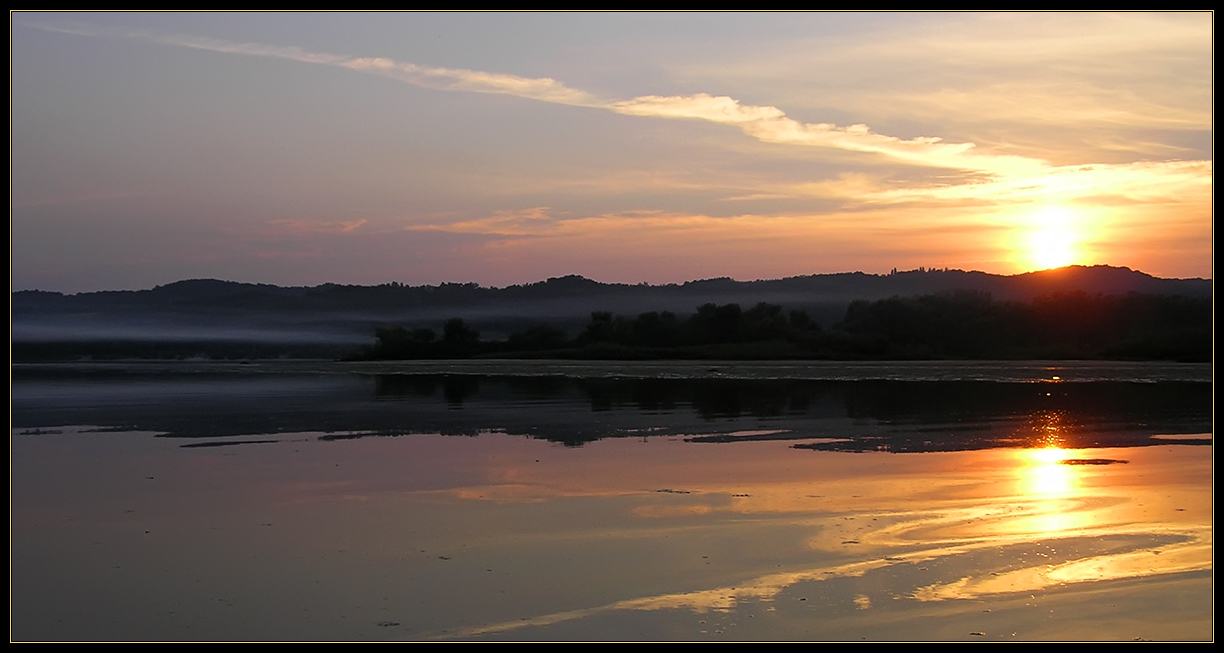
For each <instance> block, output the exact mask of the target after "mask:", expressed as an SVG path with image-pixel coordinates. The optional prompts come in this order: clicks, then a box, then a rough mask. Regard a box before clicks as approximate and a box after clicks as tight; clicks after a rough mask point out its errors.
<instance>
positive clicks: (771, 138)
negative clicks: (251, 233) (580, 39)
mask: <svg viewBox="0 0 1224 653" xmlns="http://www.w3.org/2000/svg"><path fill="white" fill-rule="evenodd" d="M36 27H40V28H42V29H47V30H51V31H56V32H60V33H66V34H77V35H83V36H97V37H111V38H127V39H136V40H142V41H148V42H153V43H159V44H163V45H174V46H180V47H188V48H195V49H199V50H209V51H213V52H220V53H225V54H241V55H248V56H260V57H274V58H278V59H288V60H291V61H298V62H301V63H310V64H319V65H327V66H336V67H341V68H347V69H349V70H353V71H357V72H362V73H366V74H372V75H379V76H383V77H388V78H391V79H396V80H399V81H402V82H406V83H409V84H412V85H414V86H420V87H424V88H432V89H439V90H447V91H466V92H473V93H496V94H503V95H512V96H515V97H521V98H525V99H530V100H537V101H540V102H549V103H554V104H564V105H569V106H578V107H589V108H599V109H605V110H609V111H614V112H616V113H619V114H623V115H631V116H642V117H654V118H673V119H690V120H703V121H707V122H713V123H718V124H725V125H731V126H736V127H739V128H740V129H741V130H742V131H743V133H744V134H746V135H748V136H751V137H753V138H755V139H757V140H759V141H762V142H766V143H775V144H781V145H799V146H808V147H825V148H833V149H839V150H845V151H851V152H863V153H872V154H878V155H883V156H885V157H888V158H890V159H893V160H895V161H898V162H901V163H905V164H909V165H918V166H928V167H936V168H950V169H956V170H967V171H977V172H985V173H996V174H1006V173H1025V172H1034V171H1037V170H1039V169H1041V168H1043V167H1045V166H1046V165H1047V164H1046V163H1045V162H1044V161H1041V160H1039V159H1032V158H1025V157H1019V156H1011V155H993V154H985V153H980V152H977V151H975V147H976V146H975V145H974V144H973V143H945V142H943V139H942V138H940V137H937V136H924V137H918V138H912V139H902V138H898V137H895V136H888V135H885V134H879V133H876V132H873V131H872V130H871V128H870V127H868V126H867V125H861V124H859V125H850V126H847V127H840V126H837V125H834V124H830V123H805V122H800V121H797V120H794V119H793V118H790V117H788V116H787V115H786V113H785V112H784V111H782V110H781V109H779V108H777V107H773V106H756V105H745V104H741V103H740V102H739V101H738V100H736V99H734V98H731V97H727V96H711V95H707V94H704V93H699V94H696V95H687V96H660V95H645V96H640V97H635V98H632V99H629V100H615V99H608V98H600V97H597V96H595V95H594V94H591V93H588V92H586V91H582V90H579V89H574V88H571V87H569V86H566V85H565V84H563V83H561V82H558V81H557V80H554V79H551V78H548V77H520V76H517V75H507V74H501V73H492V72H484V71H476V70H467V69H460V68H438V67H430V66H422V65H418V64H414V63H409V62H399V61H394V60H392V59H387V58H383V57H352V56H347V55H337V54H328V53H320V52H310V51H307V50H303V49H301V48H296V47H286V46H275V45H266V44H261V43H234V42H229V41H223V40H219V39H211V38H204V37H197V36H188V35H182V34H159V33H155V32H150V31H146V30H122V29H111V28H98V27H92V26H72V27H61V26H45V25H37V26H36Z"/></svg>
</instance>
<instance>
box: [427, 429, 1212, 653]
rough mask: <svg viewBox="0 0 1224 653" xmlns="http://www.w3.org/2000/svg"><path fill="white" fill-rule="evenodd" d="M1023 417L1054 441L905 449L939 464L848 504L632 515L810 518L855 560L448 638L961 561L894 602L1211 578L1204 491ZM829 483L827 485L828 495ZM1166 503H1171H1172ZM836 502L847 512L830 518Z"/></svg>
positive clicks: (784, 502)
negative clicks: (1064, 442) (946, 450)
mask: <svg viewBox="0 0 1224 653" xmlns="http://www.w3.org/2000/svg"><path fill="white" fill-rule="evenodd" d="M1032 419H1033V421H1034V422H1036V423H1037V424H1039V425H1040V426H1041V427H1042V428H1044V429H1046V431H1047V433H1048V434H1049V436H1050V439H1049V442H1050V444H1051V446H1048V447H1046V448H1041V449H1012V450H986V451H970V452H956V453H951V454H909V455H908V456H909V457H910V460H909V461H907V462H920V463H929V462H933V463H934V464H933V465H927V464H919V465H917V466H916V467H917V468H914V467H910V466H908V465H907V466H906V467H910V468H909V469H905V470H904V471H903V472H902V473H901V474H899V476H900V478H898V477H897V476H898V470H897V469H891V470H890V471H889V473H888V475H886V476H884V475H882V476H880V477H877V478H870V479H863V480H864V481H865V482H864V483H862V484H856V485H855V487H856V488H858V489H860V490H862V489H863V488H864V487H870V488H872V489H871V490H870V491H869V494H856V495H851V496H845V495H844V494H840V495H839V494H838V493H836V490H834V493H831V494H826V495H822V497H821V498H822V499H823V501H822V505H821V507H820V508H817V509H815V510H813V506H812V505H811V502H810V500H809V501H804V500H803V498H805V497H807V498H811V497H812V496H813V495H812V494H811V490H812V484H811V483H810V481H804V480H778V481H776V482H768V481H764V480H763V479H761V480H759V484H756V485H753V486H751V487H745V485H744V484H743V482H742V481H743V479H739V481H738V482H736V483H735V485H734V489H731V488H726V487H720V486H719V484H718V483H710V484H708V485H705V486H703V487H700V488H694V487H693V486H692V485H691V484H690V485H687V486H686V487H689V488H690V489H689V490H687V491H686V493H687V492H692V493H693V494H700V495H704V496H707V497H713V496H723V497H726V496H728V495H733V493H734V495H733V496H734V497H735V498H732V499H731V500H730V501H728V502H726V503H724V504H723V505H717V506H716V505H711V504H697V505H692V504H689V505H686V506H683V507H680V506H674V505H673V506H668V507H665V506H663V505H658V504H655V505H649V506H643V507H640V508H639V509H637V510H636V511H635V513H636V514H638V515H639V516H647V515H649V516H653V517H656V518H660V519H661V518H663V517H665V516H675V515H678V514H681V513H685V512H687V513H689V514H708V513H716V512H723V513H737V514H739V515H742V516H746V517H753V516H755V517H760V518H762V520H763V521H764V520H767V519H769V517H767V515H773V516H777V515H781V514H791V515H795V514H800V513H808V514H810V517H809V518H807V524H808V525H809V526H810V527H811V528H812V530H813V531H815V532H816V534H814V535H812V536H811V537H809V538H808V539H807V541H806V546H807V549H808V550H809V551H811V552H827V553H832V552H839V551H845V550H846V549H847V548H848V547H853V549H854V551H855V555H854V556H853V559H852V560H850V561H846V562H841V563H838V564H828V565H820V566H814V567H807V568H800V569H795V570H788V571H784V572H779V573H768V574H764V575H760V576H757V577H754V578H747V579H744V580H742V581H740V582H736V583H735V584H734V585H725V586H719V587H713V588H709V589H703V590H698V591H686V592H675V593H666V594H658V595H651V596H643V597H639V598H634V599H628V600H621V601H616V602H612V603H609V604H606V605H601V606H597V607H591V608H586V609H580V610H570V611H564V612H558V613H551V614H542V615H538V616H535V617H532V618H525V619H518V620H514V621H507V622H500V623H490V624H484V625H480V626H475V627H470V628H466V629H462V630H460V631H458V632H453V633H448V636H458V637H472V636H481V635H489V634H494V633H499V632H508V631H514V630H517V629H521V628H527V627H541V626H551V625H555V624H559V623H562V622H566V621H571V620H581V619H587V618H592V617H596V616H598V615H605V614H611V613H618V612H625V611H658V610H677V609H679V610H690V611H693V612H695V613H699V614H704V613H717V612H732V611H735V610H737V609H739V608H742V607H743V606H745V605H747V604H749V603H751V602H763V603H769V602H774V601H777V600H780V596H781V595H782V594H783V593H784V592H787V591H788V590H793V589H794V588H795V587H796V586H798V585H800V584H802V583H822V582H823V583H827V582H830V581H833V580H835V579H845V578H861V577H863V576H865V575H866V574H868V573H871V572H879V571H881V570H887V569H889V568H894V567H902V566H905V567H911V568H912V567H915V566H917V568H918V569H921V570H926V569H927V567H928V566H929V567H934V566H936V565H940V566H941V567H942V568H944V569H945V570H948V569H957V568H958V565H962V566H963V567H964V568H963V569H960V570H959V571H956V572H954V573H951V574H949V573H947V571H945V574H944V578H942V579H940V580H938V581H936V582H933V583H929V584H925V585H917V586H914V587H913V588H911V589H909V590H905V589H904V588H897V589H898V590H900V594H896V595H894V596H892V597H891V598H893V599H894V600H914V601H917V602H920V603H932V602H947V601H970V600H972V601H983V600H989V599H992V598H996V597H997V598H1000V599H1006V598H1007V597H1015V596H1025V597H1027V596H1028V595H1029V594H1034V593H1041V592H1046V591H1049V590H1054V589H1059V590H1067V589H1068V588H1070V589H1071V590H1074V589H1075V588H1077V587H1080V588H1085V589H1087V588H1088V587H1089V586H1093V584H1100V583H1103V582H1106V581H1120V580H1128V579H1153V578H1158V577H1166V576H1167V577H1171V576H1173V575H1176V574H1181V573H1185V572H1204V571H1210V570H1211V568H1212V529H1211V517H1210V497H1209V496H1202V495H1201V494H1200V495H1199V496H1195V495H1194V494H1193V493H1183V492H1177V491H1176V489H1177V486H1178V485H1179V480H1178V479H1177V474H1178V473H1179V472H1178V469H1177V468H1178V465H1176V464H1174V465H1173V466H1168V465H1165V466H1162V468H1160V469H1152V468H1151V466H1150V464H1149V463H1150V462H1153V461H1154V460H1153V457H1152V456H1150V455H1149V454H1151V453H1152V452H1151V450H1150V449H1147V448H1145V449H1129V450H1117V449H1114V450H1079V451H1076V450H1067V449H1061V448H1059V447H1058V446H1057V440H1058V433H1059V428H1060V425H1059V416H1058V415H1057V414H1039V415H1034V416H1033V418H1032ZM841 455H843V456H847V455H848V454H841ZM1118 455H1125V456H1126V457H1127V458H1137V459H1139V461H1138V464H1139V465H1141V466H1144V467H1146V468H1147V469H1146V470H1145V472H1146V473H1145V474H1140V475H1135V474H1129V473H1126V472H1127V471H1128V469H1130V468H1131V465H1130V461H1129V460H1126V459H1122V458H1117V457H1116V456H1118ZM867 456H890V457H891V454H867ZM856 458H858V457H857V456H856ZM949 463H951V464H952V466H949ZM921 468H926V469H921ZM953 469H955V470H958V471H953ZM586 471H587V472H588V473H589V472H590V471H591V470H586ZM1200 471H1201V470H1200ZM588 478H590V477H588ZM526 487H527V486H520V487H519V490H520V491H523V490H525V489H526ZM487 489H491V488H486V489H485V490H480V491H477V492H473V491H471V490H470V489H469V490H467V491H464V492H463V494H464V495H465V496H469V497H471V496H474V495H475V494H484V492H485V491H486V490H487ZM539 489H540V488H539V487H538V486H536V490H539ZM830 489H831V488H829V487H822V490H824V491H826V492H827V491H829V490H830ZM1180 489H1185V488H1180ZM608 490H609V491H610V493H613V494H614V493H615V491H612V490H611V488H608ZM526 493H527V494H530V493H531V492H530V491H527V492H526ZM484 496H488V494H484ZM502 498H503V499H505V498H506V497H505V495H503V496H502ZM519 499H520V500H526V499H527V497H525V496H520V497H519ZM537 499H539V497H537ZM1172 504H1176V505H1177V506H1179V507H1176V508H1170V506H1171V505H1172ZM833 505H842V506H853V508H849V509H843V510H837V509H832V510H829V508H830V507H831V506H833ZM1181 506H1189V507H1181ZM1154 507H1159V508H1161V509H1162V510H1161V512H1163V513H1164V514H1168V515H1171V516H1172V518H1167V519H1165V520H1162V521H1157V522H1153V521H1152V520H1151V517H1150V512H1152V510H1151V509H1152V508H1154ZM845 520H854V521H855V522H857V523H859V524H867V525H868V526H866V527H865V528H864V529H863V530H861V531H859V532H856V533H855V534H853V535H852V536H847V535H846V534H845V532H844V531H840V530H835V529H830V528H828V523H829V522H830V521H845ZM801 521H802V520H801ZM1102 542H1105V543H1106V544H1101V543H1102ZM982 554H992V555H993V554H1000V556H1001V559H1000V560H996V562H995V564H994V565H993V566H992V565H989V564H987V565H983V566H980V567H974V565H975V564H980V563H975V562H974V560H975V559H977V558H980V557H981V555H982ZM814 557H816V558H821V557H822V556H819V555H817V556H814ZM997 557H998V556H997ZM924 565H925V566H924ZM1034 596H1036V594H1034ZM877 600H878V599H877ZM853 601H854V603H855V605H856V606H857V608H858V609H859V610H870V609H872V600H871V598H870V597H868V596H867V595H866V594H859V595H857V596H855V597H854V598H853ZM768 609H771V610H772V609H773V608H768ZM987 611H988V612H989V610H987ZM1098 635H1099V634H1098Z"/></svg>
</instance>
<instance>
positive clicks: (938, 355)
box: [354, 291, 1213, 362]
mask: <svg viewBox="0 0 1224 653" xmlns="http://www.w3.org/2000/svg"><path fill="white" fill-rule="evenodd" d="M375 338H376V342H375V343H374V345H373V346H371V347H367V348H365V349H363V350H362V351H361V352H360V353H359V354H358V355H356V356H355V357H354V358H356V359H360V360H405V359H448V358H479V357H499V358H516V357H519V358H570V359H603V360H658V359H712V360H782V359H835V360H839V359H845V360H861V359H869V360H870V359H878V360H914V359H979V360H980V359H1000V360H1004V359H1013V360H1014V359H1124V360H1174V361H1184V362H1204V361H1210V360H1211V355H1212V345H1213V331H1212V312H1211V300H1210V299H1209V298H1194V297H1183V296H1162V295H1146V294H1139V293H1128V294H1125V295H1104V294H1089V293H1085V292H1072V293H1062V294H1053V295H1048V296H1044V297H1039V298H1037V299H1034V300H1033V301H1031V302H1007V301H995V300H994V299H992V297H991V296H990V294H988V293H984V292H978V291H955V292H946V293H939V294H934V295H922V296H916V297H892V298H890V299H883V300H879V301H874V302H872V301H866V300H860V301H855V302H853V303H851V304H850V306H849V307H848V308H847V309H846V313H845V317H844V318H843V319H842V321H841V322H839V323H837V324H835V325H834V326H833V327H832V328H831V329H828V330H826V329H823V328H822V327H821V326H820V324H818V323H817V322H815V321H814V320H812V319H811V318H810V317H809V316H808V314H807V313H806V312H804V311H801V310H791V311H785V310H784V309H783V308H782V307H781V306H779V305H776V304H768V303H764V302H762V303H758V304H757V305H756V306H753V307H752V308H750V309H747V310H745V309H742V308H741V307H740V305H739V304H735V303H732V304H723V305H717V304H713V303H708V304H704V305H702V306H700V307H698V308H697V311H696V313H694V314H692V315H691V316H688V317H686V318H683V319H682V318H680V317H677V316H676V315H675V314H674V313H672V312H670V311H661V312H656V311H651V312H647V313H641V314H640V315H638V316H637V317H636V318H629V317H625V316H622V315H613V314H612V313H611V312H606V311H595V312H592V313H591V319H590V321H589V322H588V323H587V324H586V326H585V327H584V328H583V329H582V330H581V331H580V332H579V333H577V335H575V336H573V337H570V336H569V335H568V334H567V333H566V332H565V331H564V330H563V328H561V327H560V326H557V325H550V324H538V325H535V326H532V327H530V328H527V329H525V330H522V331H517V332H514V333H512V334H511V335H510V336H509V337H508V338H507V339H505V340H492V341H485V340H481V339H480V334H479V333H478V332H477V331H476V330H475V329H473V328H471V327H470V326H469V325H467V324H466V323H465V322H464V321H463V320H462V319H460V318H452V319H450V320H449V321H447V322H446V323H445V325H444V326H443V329H442V334H441V336H439V335H438V334H437V333H436V332H435V331H434V330H433V329H432V328H428V327H416V328H411V329H410V328H408V327H403V326H399V327H389V328H380V329H377V331H376V333H375Z"/></svg>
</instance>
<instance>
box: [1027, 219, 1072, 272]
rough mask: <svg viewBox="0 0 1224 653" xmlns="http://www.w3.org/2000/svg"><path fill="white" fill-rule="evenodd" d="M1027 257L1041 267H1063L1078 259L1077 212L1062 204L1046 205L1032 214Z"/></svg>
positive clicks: (1044, 268)
mask: <svg viewBox="0 0 1224 653" xmlns="http://www.w3.org/2000/svg"><path fill="white" fill-rule="evenodd" d="M1030 220H1031V222H1030V226H1029V232H1028V254H1027V255H1028V258H1029V260H1030V261H1031V262H1032V263H1033V264H1034V265H1035V266H1036V269H1038V270H1047V269H1049V268H1060V267H1063V266H1066V265H1071V264H1072V263H1074V262H1075V260H1076V258H1077V257H1078V254H1079V252H1078V251H1077V249H1076V243H1077V241H1078V240H1079V234H1078V233H1077V232H1076V229H1075V214H1074V213H1073V212H1072V211H1070V210H1068V209H1066V208H1063V207H1061V206H1047V207H1045V208H1043V209H1041V210H1040V211H1038V212H1036V213H1034V214H1033V215H1032V216H1031V218H1030Z"/></svg>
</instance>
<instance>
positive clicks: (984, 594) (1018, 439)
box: [10, 363, 1214, 640]
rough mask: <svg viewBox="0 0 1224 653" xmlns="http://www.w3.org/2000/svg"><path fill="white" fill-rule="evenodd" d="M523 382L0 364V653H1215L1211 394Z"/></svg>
mask: <svg viewBox="0 0 1224 653" xmlns="http://www.w3.org/2000/svg"><path fill="white" fill-rule="evenodd" d="M546 365H547V364H544V363H531V364H525V365H518V364H508V363H507V364H501V363H489V364H483V366H480V365H474V364H473V365H459V366H452V367H447V366H442V365H439V364H432V365H428V364H427V365H420V366H403V367H398V368H393V369H389V368H387V367H373V368H364V369H356V370H354V369H353V368H352V366H349V367H340V366H329V365H325V364H318V365H313V366H311V365H304V364H298V363H293V364H281V365H279V366H278V365H253V366H252V365H248V366H225V365H207V364H189V365H183V364H180V365H177V366H159V365H134V364H129V365H94V366H75V367H71V368H64V367H58V366H54V367H19V368H14V372H13V373H14V380H13V391H12V407H11V411H12V412H11V415H12V432H11V440H10V443H11V463H10V479H11V480H10V496H11V499H10V506H11V517H10V520H11V521H10V529H11V539H10V547H11V592H12V601H11V624H12V625H11V636H12V638H13V639H15V640H48V639H90V640H97V639H135V640H146V639H175V640H180V639H187V640H193V639H206V640H216V639H224V640H234V639H251V640H264V639H278V640H299V639H311V640H318V639H322V640H335V639H343V640H350V639H411V640H427V639H618V640H625V639H684V640H693V639H710V640H722V639H808V640H812V639H815V640H862V639H875V640H914V639H938V640H983V639H985V640H1048V639H1073V640H1095V639H1106V640H1132V639H1136V638H1139V639H1161V640H1206V639H1211V638H1212V637H1213V634H1214V622H1213V616H1212V615H1213V594H1212V580H1213V570H1212V552H1213V540H1212V526H1213V522H1212V488H1213V486H1212V446H1211V441H1212V440H1211V437H1212V430H1213V428H1212V427H1213V424H1212V401H1211V383H1210V368H1209V367H1207V368H1203V367H1194V366H1159V365H1151V366H1129V367H1128V366H1113V367H1110V366H1109V365H1102V364H1075V365H1067V364H1028V363H1025V364H1006V363H1004V364H998V363H996V364H992V365H989V366H978V365H975V364H943V366H941V365H940V364H926V365H924V366H906V365H900V366H896V365H893V366H889V365H878V364H877V365H875V366H871V365H861V366H857V367H856V366H844V365H842V366H835V365H827V364H826V365H824V366H821V365H816V366H805V365H798V364H795V365H786V364H771V365H760V366H752V365H747V364H744V365H728V364H722V363H706V364H675V365H667V364H654V365H644V366H641V367H638V368H632V367H629V368H626V367H623V366H621V365H620V364H608V365H602V364H586V365H585V366H584V365H581V364H580V365H577V366H575V365H573V364H560V363H558V364H555V365H554V366H553V367H547V366H546ZM562 368H563V369H562ZM634 369H636V370H637V371H636V372H635V371H634ZM635 375H636V376H635ZM642 377H645V378H642ZM1053 377H1059V378H1057V379H1055V378H1053ZM915 378H917V379H923V380H920V381H919V380H906V379H915Z"/></svg>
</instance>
